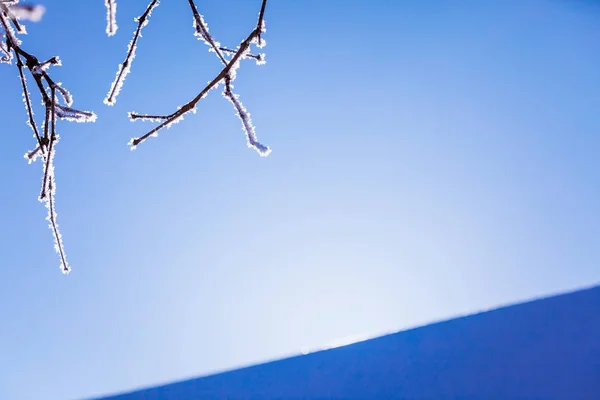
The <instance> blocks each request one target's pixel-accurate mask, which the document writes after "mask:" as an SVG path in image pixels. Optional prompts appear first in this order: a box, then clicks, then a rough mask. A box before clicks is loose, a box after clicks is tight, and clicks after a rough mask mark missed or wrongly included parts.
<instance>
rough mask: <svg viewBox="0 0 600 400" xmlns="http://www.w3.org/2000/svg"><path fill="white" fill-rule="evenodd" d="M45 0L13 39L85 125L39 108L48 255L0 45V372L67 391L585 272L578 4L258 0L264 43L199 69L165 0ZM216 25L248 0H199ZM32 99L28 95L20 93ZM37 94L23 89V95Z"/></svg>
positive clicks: (583, 83)
mask: <svg viewBox="0 0 600 400" xmlns="http://www.w3.org/2000/svg"><path fill="white" fill-rule="evenodd" d="M103 3H104V2H102V1H100V0H97V1H94V2H92V1H85V2H78V1H74V0H70V1H59V0H45V1H44V4H45V5H46V7H47V13H46V15H45V16H44V19H43V20H42V21H41V22H39V23H37V24H29V25H28V30H29V35H28V36H26V37H24V38H23V40H24V44H23V47H24V48H25V49H27V50H29V51H30V52H32V53H35V54H37V55H39V57H40V58H45V57H50V56H53V55H56V54H58V55H60V57H61V59H62V60H63V64H64V65H63V67H60V68H59V69H55V70H54V71H53V76H54V77H55V78H56V79H57V80H59V81H62V82H63V83H64V85H65V86H66V87H67V88H69V89H70V90H71V92H72V93H73V95H74V98H75V106H76V107H79V108H83V109H93V110H94V111H96V113H97V114H98V117H99V118H98V122H96V123H95V124H93V125H78V124H69V123H62V124H60V134H61V136H62V141H61V143H60V144H59V147H58V150H57V156H56V175H57V187H58V192H57V208H58V213H59V223H60V225H61V227H62V233H63V235H64V239H65V245H66V248H67V251H68V256H69V260H70V262H71V264H72V267H73V272H72V273H71V274H70V275H69V276H67V277H65V276H63V275H62V274H61V273H60V270H59V269H58V257H57V256H56V254H54V252H53V249H52V236H51V233H50V231H49V230H48V229H47V227H46V225H47V224H46V221H45V220H44V217H45V213H46V210H45V208H44V207H43V206H42V205H41V204H40V203H39V202H38V201H37V198H36V197H37V194H38V190H39V184H40V182H41V175H42V174H41V166H40V165H38V164H35V165H27V163H26V161H25V160H24V159H23V158H22V156H23V154H24V152H25V151H26V150H28V149H29V148H31V147H32V146H33V145H34V141H33V139H32V138H31V133H30V130H29V128H27V127H26V126H25V124H24V122H25V120H26V113H25V110H24V107H23V105H22V103H21V100H20V96H21V94H20V88H19V81H18V78H17V75H16V68H15V67H14V66H7V65H0V80H1V81H0V82H1V83H2V96H0V110H2V111H1V113H2V114H1V116H0V117H1V119H2V129H1V130H2V134H3V141H2V145H0V160H1V161H0V163H1V164H0V167H1V168H0V182H1V183H2V185H3V187H2V197H1V198H0V202H1V203H0V204H1V206H0V224H1V226H2V228H3V229H2V230H0V246H1V247H0V255H1V256H2V258H1V260H2V261H1V263H2V264H1V268H0V274H1V275H0V321H2V325H1V329H0V355H1V356H0V371H1V373H0V398H2V399H11V400H12V399H15V400H20V399H41V398H43V399H48V400H53V399H71V398H81V397H85V396H92V395H99V394H106V393H111V392H116V391H121V390H126V389H132V388H135V387H140V386H148V385H155V384H159V383H163V382H169V381H173V380H177V379H183V378H187V377H192V376H197V375H201V374H207V373H210V372H214V371H220V370H223V369H230V368H234V367H238V366H243V365H248V364H251V363H256V362H259V361H264V360H269V359H274V358H279V357H283V356H286V355H291V354H297V353H299V352H300V351H301V350H302V349H305V348H315V347H320V346H324V345H327V344H328V343H331V342H334V341H336V340H338V339H340V338H343V337H347V336H353V335H363V334H366V335H376V334H382V333H386V332H390V331H396V330H399V329H404V328H407V327H411V326H415V325H419V324H422V323H426V322H430V321H435V320H438V319H441V318H448V317H451V316H456V315H462V314H465V313H470V312H474V311H478V310H482V309H487V308H490V307H493V306H497V305H500V304H506V303H510V302H515V301H519V300H522V299H528V298H532V297H537V296H540V295H543V294H549V293H554V292H558V291H563V290H568V289H573V288H577V287H581V286H589V285H591V284H593V283H596V282H598V281H600V268H599V264H600V263H599V262H600V243H599V242H600V240H599V239H598V238H599V237H600V158H599V154H600V135H599V132H600V112H599V106H600V72H599V71H600V40H598V38H600V4H598V3H597V2H595V1H586V0H573V1H566V0H565V1H563V0H545V1H542V0H528V1H523V0H504V1H486V2H483V1H475V0H471V1H466V0H464V1H454V2H448V1H442V0H437V1H434V0H428V1H418V2H417V1H394V2H392V1H383V0H377V1H375V0H373V1H368V2H366V1H354V0H351V1H344V2H341V1H317V0H314V1H308V0H307V1H276V0H271V2H270V3H269V5H268V8H267V14H266V20H267V33H266V36H265V38H266V40H267V42H268V45H267V47H266V48H265V51H266V52H267V64H266V65H265V66H262V67H257V66H255V65H254V62H252V61H248V62H246V63H245V64H244V65H242V68H241V70H240V71H239V74H238V81H237V82H236V90H237V91H238V93H240V95H241V100H242V101H243V102H244V104H245V105H246V107H247V108H248V109H249V111H250V112H251V113H252V116H253V120H254V123H255V125H256V127H257V133H258V137H259V139H260V140H261V141H262V142H264V143H265V144H268V145H270V146H271V147H272V148H273V153H272V154H271V155H270V156H269V157H268V158H266V159H263V158H261V157H259V156H258V155H257V154H256V152H254V151H253V150H250V149H248V148H247V147H246V144H245V139H244V136H243V133H242V131H241V127H240V123H239V120H238V119H237V117H236V116H235V115H234V113H233V109H232V107H231V105H230V104H229V103H228V102H227V101H226V100H224V99H223V98H222V97H221V95H220V93H218V92H211V94H210V95H209V97H208V98H206V99H204V100H203V101H202V103H201V104H200V106H199V108H198V113H197V114H196V115H192V116H188V117H187V118H186V119H185V120H184V121H183V122H182V123H180V124H179V125H176V126H174V127H173V128H172V129H170V130H168V131H164V132H161V134H160V136H159V138H158V139H152V140H150V141H148V142H147V143H144V144H143V145H140V146H139V148H138V149H137V150H136V151H135V152H133V153H132V152H131V151H130V150H129V148H128V147H127V146H126V143H127V142H128V141H129V139H130V137H132V136H139V135H141V134H143V133H145V131H146V129H149V128H150V127H151V126H152V125H151V124H147V123H146V124H144V123H135V124H131V123H130V122H129V121H128V119H127V116H126V112H127V111H139V112H149V113H154V112H157V113H165V112H170V111H171V110H173V109H174V107H175V106H176V105H179V104H182V103H184V102H185V101H187V100H188V99H190V98H192V97H193V96H195V94H196V93H197V92H198V91H199V90H200V89H201V88H202V87H203V85H204V84H205V83H206V82H207V81H208V80H210V79H212V77H213V76H214V75H216V74H217V73H218V71H219V69H220V64H219V62H218V60H217V58H216V57H215V56H214V55H213V54H209V53H207V51H206V47H205V46H204V44H203V43H201V42H198V41H197V39H196V38H194V37H193V36H192V32H193V29H192V20H191V15H190V14H189V12H188V9H187V2H185V1H166V0H164V1H163V4H161V5H160V6H159V7H158V8H157V9H156V10H155V12H154V14H153V16H152V20H151V21H150V24H149V25H148V26H147V27H146V29H145V31H144V36H143V38H142V39H141V42H140V46H139V49H138V57H137V58H136V60H135V62H134V65H133V67H132V73H131V75H130V76H129V78H128V79H127V81H126V83H125V86H124V88H123V92H122V93H121V96H120V97H119V99H118V102H117V105H116V106H115V107H112V108H108V107H106V106H104V105H103V104H102V100H103V98H104V96H105V95H106V92H107V91H108V88H109V86H110V82H111V80H112V78H113V77H114V74H115V72H116V66H117V65H118V63H119V62H121V61H122V58H123V56H124V54H125V50H126V45H127V43H128V42H129V40H130V38H131V33H132V32H133V30H134V28H135V24H134V22H133V17H135V16H137V15H139V14H140V13H141V12H142V11H143V8H144V7H145V4H144V3H145V2H141V1H136V2H133V1H124V0H121V1H119V3H118V9H117V10H118V12H117V18H118V24H119V31H118V32H117V35H116V36H115V37H112V38H107V37H106V36H105V32H104V29H105V10H104V4H103ZM198 6H199V8H200V10H201V12H202V13H203V14H204V16H205V17H206V20H207V21H208V23H209V26H210V28H211V32H212V33H213V34H214V35H215V36H216V37H217V39H218V40H220V41H221V42H222V43H223V44H227V45H229V46H234V45H236V44H237V43H239V41H240V40H241V39H243V38H245V37H246V36H247V34H248V33H249V31H250V30H251V29H252V28H253V25H254V23H255V20H256V15H257V12H258V7H259V2H258V1H249V0H228V1H224V0H221V1H217V0H213V1H205V2H200V3H199V4H198ZM38 104H39V103H38ZM40 113H41V111H39V109H38V114H40Z"/></svg>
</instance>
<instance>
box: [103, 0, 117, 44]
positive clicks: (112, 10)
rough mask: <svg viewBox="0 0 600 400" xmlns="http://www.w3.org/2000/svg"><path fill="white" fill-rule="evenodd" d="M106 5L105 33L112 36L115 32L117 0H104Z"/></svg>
mask: <svg viewBox="0 0 600 400" xmlns="http://www.w3.org/2000/svg"><path fill="white" fill-rule="evenodd" d="M104 5H105V6H106V34H107V35H108V36H112V35H114V34H115V33H117V29H118V26H117V0H104Z"/></svg>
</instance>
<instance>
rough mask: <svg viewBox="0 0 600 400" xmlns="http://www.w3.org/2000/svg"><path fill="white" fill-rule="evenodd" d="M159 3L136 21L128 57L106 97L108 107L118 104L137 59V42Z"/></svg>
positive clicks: (149, 6)
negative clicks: (134, 60) (136, 24)
mask: <svg viewBox="0 0 600 400" xmlns="http://www.w3.org/2000/svg"><path fill="white" fill-rule="evenodd" d="M109 1H110V0H107V3H108V2H109ZM159 3H160V0H152V1H150V3H149V4H148V6H147V7H146V11H144V13H143V14H142V15H140V16H139V17H138V18H136V19H135V21H136V22H137V23H138V26H137V28H136V29H135V33H134V34H133V39H131V42H129V46H128V47H127V56H126V57H125V61H123V63H121V64H119V68H118V69H117V75H116V77H115V80H114V81H113V83H112V84H111V85H110V90H109V91H108V94H107V95H106V98H105V99H104V104H106V105H108V106H112V105H114V104H115V103H116V101H117V96H118V95H119V93H120V92H121V87H123V83H124V82H125V78H126V77H127V75H128V74H129V72H130V71H131V63H132V62H133V59H134V58H135V50H136V48H137V41H138V39H139V38H140V36H141V35H142V28H143V27H144V26H146V25H148V18H150V15H151V14H152V10H153V9H154V8H155V7H156V6H158V5H159ZM109 13H110V11H109ZM115 24H116V23H115Z"/></svg>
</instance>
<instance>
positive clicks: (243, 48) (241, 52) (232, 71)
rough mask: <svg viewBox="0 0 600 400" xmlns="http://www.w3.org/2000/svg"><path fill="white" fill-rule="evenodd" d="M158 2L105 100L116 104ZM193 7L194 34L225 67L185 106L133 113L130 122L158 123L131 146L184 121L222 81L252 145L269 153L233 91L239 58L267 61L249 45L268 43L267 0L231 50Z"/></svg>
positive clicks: (140, 24)
mask: <svg viewBox="0 0 600 400" xmlns="http://www.w3.org/2000/svg"><path fill="white" fill-rule="evenodd" d="M157 3H158V1H156V0H153V1H151V2H150V4H148V6H147V8H146V11H145V12H144V14H142V16H141V17H140V18H138V19H137V21H138V27H137V29H136V31H135V33H134V37H133V39H132V41H131V42H130V44H129V48H128V53H127V56H126V58H125V61H124V62H123V63H122V64H121V65H120V66H119V69H118V71H117V76H116V79H115V80H114V81H113V83H112V86H111V90H110V91H109V94H108V96H107V98H106V100H105V103H107V104H114V101H115V99H116V95H117V94H118V93H119V91H120V89H121V87H122V85H123V81H124V78H125V76H126V75H127V73H128V72H129V68H130V66H131V61H132V60H133V58H134V56H135V48H136V45H137V40H138V38H139V34H140V31H141V29H142V27H143V26H145V24H146V23H147V17H148V15H149V14H150V12H151V10H152V8H153V7H155V6H156V5H157ZM188 3H189V6H190V10H191V12H192V16H193V26H194V30H195V33H194V35H195V36H197V37H198V38H199V39H201V40H202V41H204V43H205V44H206V45H207V46H208V49H209V52H212V53H215V54H216V56H217V57H218V58H219V60H220V62H221V63H222V64H223V68H222V69H221V71H220V72H219V73H218V74H217V76H215V77H214V78H213V79H212V80H211V81H209V82H208V83H207V84H206V86H205V87H204V88H203V89H202V90H201V91H200V92H199V93H198V94H197V95H196V96H195V97H194V98H193V99H191V100H189V101H188V102H187V103H185V104H184V105H182V106H179V107H177V110H176V111H174V112H172V113H170V114H166V115H158V114H153V115H149V114H140V113H136V112H130V113H129V118H130V120H131V121H136V120H141V121H151V122H157V123H158V125H157V126H156V127H154V128H153V129H151V130H150V131H149V132H147V133H146V134H144V135H142V136H140V137H137V138H133V139H131V141H130V142H129V144H130V146H131V148H132V149H135V148H136V146H137V145H139V144H140V143H142V142H143V141H145V140H146V139H148V138H149V137H151V136H157V135H158V132H159V131H160V130H161V129H163V128H169V127H171V126H172V125H173V124H175V123H177V122H179V121H181V120H182V119H183V118H184V116H185V115H186V114H188V113H189V112H195V111H196V106H197V104H198V102H199V101H200V100H201V99H203V98H204V97H206V96H207V95H208V92H210V91H211V90H212V89H214V88H216V87H217V86H219V85H220V84H224V86H225V89H224V91H223V96H224V97H225V98H226V99H227V100H229V101H230V102H231V103H232V105H233V107H234V109H235V111H236V114H237V115H238V117H239V118H240V120H241V122H242V129H243V130H244V132H245V134H246V140H247V143H248V146H249V147H252V148H254V149H255V150H256V151H257V152H258V153H259V154H260V155H262V156H267V155H268V154H269V153H270V152H271V149H270V148H269V147H267V146H265V145H263V144H261V143H260V142H258V140H257V138H256V134H255V128H254V126H253V125H252V120H251V119H250V113H249V112H248V111H246V108H245V107H244V106H243V105H242V103H241V101H240V99H239V95H237V94H235V93H234V92H233V84H232V83H233V81H235V79H236V77H237V70H238V68H239V66H240V61H241V60H242V59H245V58H251V59H255V60H256V63H257V64H258V65H262V64H264V63H265V56H264V54H257V55H255V54H251V53H250V47H251V46H252V45H255V46H256V47H258V48H262V47H263V46H264V45H265V41H264V39H263V38H262V37H261V35H262V33H263V32H265V21H264V14H265V8H266V5H267V0H262V2H261V8H260V12H259V15H258V21H257V23H256V26H255V28H254V29H253V30H252V32H250V34H249V35H248V37H247V38H246V39H244V40H243V41H242V42H241V43H240V45H239V46H238V47H237V48H236V49H230V48H228V47H224V46H221V44H220V43H219V42H217V41H216V40H215V38H214V37H213V36H212V35H211V34H210V32H209V29H208V25H207V24H206V22H205V21H204V17H203V16H202V14H200V13H199V12H198V9H197V7H196V4H195V3H194V0H188Z"/></svg>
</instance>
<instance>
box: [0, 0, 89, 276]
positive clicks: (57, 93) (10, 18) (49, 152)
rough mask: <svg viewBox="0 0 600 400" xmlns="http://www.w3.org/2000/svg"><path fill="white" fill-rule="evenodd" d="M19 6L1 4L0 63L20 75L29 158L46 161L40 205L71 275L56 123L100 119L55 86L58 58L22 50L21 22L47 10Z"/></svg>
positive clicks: (0, 0) (62, 262) (64, 268)
mask: <svg viewBox="0 0 600 400" xmlns="http://www.w3.org/2000/svg"><path fill="white" fill-rule="evenodd" d="M18 3H19V0H11V1H7V0H0V43H1V45H0V52H1V53H2V57H1V58H0V60H1V61H2V62H5V63H8V64H11V63H13V61H14V64H15V65H16V67H17V70H18V72H19V80H20V82H21V88H22V90H23V102H24V104H25V110H26V111H27V116H28V119H27V125H29V127H30V128H31V129H32V130H33V136H34V138H35V140H36V146H35V148H34V149H33V150H31V151H29V152H27V153H26V154H25V158H27V159H28V160H29V162H33V161H35V160H36V159H38V158H40V157H41V158H42V160H43V163H42V165H43V177H42V187H41V190H40V196H39V198H40V201H42V202H44V203H45V205H46V208H47V209H48V216H47V217H46V219H47V221H48V222H49V226H50V229H51V231H52V235H53V236H54V247H55V249H56V252H57V253H58V255H59V257H60V268H61V270H62V272H63V273H68V272H69V271H70V270H71V268H70V267H69V264H68V263H67V258H66V255H65V249H64V246H63V242H62V236H61V234H60V231H59V229H58V223H57V220H56V216H57V214H56V209H55V206H54V198H55V194H56V183H55V179H54V176H55V174H54V155H55V153H56V144H57V143H58V140H59V135H58V134H57V133H56V122H57V118H59V119H67V120H75V121H78V122H94V121H95V120H96V115H95V114H94V113H92V112H89V111H80V110H76V109H74V108H71V104H72V102H73V98H72V96H71V94H70V93H69V92H68V91H67V90H66V89H65V88H64V87H63V86H62V85H61V83H60V82H55V81H54V80H53V79H52V78H51V77H50V75H49V74H48V72H47V71H48V70H49V68H50V67H51V66H60V65H61V62H60V59H59V58H58V57H52V58H50V59H48V60H46V61H42V62H40V61H39V60H38V59H37V57H35V56H34V55H32V54H30V53H28V52H27V51H25V50H24V49H23V48H22V47H21V40H20V39H19V37H18V34H24V33H26V31H25V27H24V25H22V24H21V23H20V22H19V20H29V21H38V20H39V19H40V18H41V16H42V14H43V12H44V9H43V7H41V6H35V5H34V6H25V5H20V4H18ZM15 60H16V61H15ZM25 68H26V69H27V70H28V71H29V73H30V75H31V77H32V78H33V81H34V83H35V86H36V87H37V89H38V91H39V93H40V96H41V99H42V105H43V106H44V119H43V122H42V124H41V130H40V128H39V127H38V125H37V123H36V119H35V115H34V110H33V104H32V102H31V95H30V90H29V86H28V84H27V79H26V77H25ZM59 99H62V102H64V105H62V104H60V101H61V100H59Z"/></svg>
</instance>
